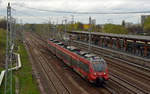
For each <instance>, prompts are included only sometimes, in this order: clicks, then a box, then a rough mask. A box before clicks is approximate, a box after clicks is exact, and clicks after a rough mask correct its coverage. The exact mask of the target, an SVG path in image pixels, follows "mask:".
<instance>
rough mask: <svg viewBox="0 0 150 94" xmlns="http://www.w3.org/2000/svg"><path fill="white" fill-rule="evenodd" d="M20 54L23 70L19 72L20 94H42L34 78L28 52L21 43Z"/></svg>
mask: <svg viewBox="0 0 150 94" xmlns="http://www.w3.org/2000/svg"><path fill="white" fill-rule="evenodd" d="M18 44H19V50H18V53H19V54H20V56H21V63H22V68H21V69H20V70H19V71H17V74H16V75H17V77H18V79H19V92H20V94H40V91H39V90H38V87H37V83H36V80H35V79H34V78H33V77H32V68H31V65H30V62H29V59H28V55H27V51H26V50H25V48H24V45H23V44H22V43H21V42H19V43H18Z"/></svg>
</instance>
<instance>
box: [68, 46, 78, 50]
mask: <svg viewBox="0 0 150 94" xmlns="http://www.w3.org/2000/svg"><path fill="white" fill-rule="evenodd" d="M67 49H70V50H77V47H74V46H67Z"/></svg>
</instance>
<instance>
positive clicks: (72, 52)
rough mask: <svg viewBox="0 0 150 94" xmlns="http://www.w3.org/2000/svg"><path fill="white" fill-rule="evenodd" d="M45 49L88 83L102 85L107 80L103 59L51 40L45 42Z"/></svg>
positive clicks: (106, 68)
mask: <svg viewBox="0 0 150 94" xmlns="http://www.w3.org/2000/svg"><path fill="white" fill-rule="evenodd" d="M47 48H48V49H49V50H50V51H51V52H52V53H53V54H55V55H56V56H57V57H58V58H60V59H62V60H63V61H64V63H66V64H67V65H68V66H69V67H71V68H72V69H73V70H74V71H75V72H77V73H78V74H79V75H81V76H82V77H83V78H84V79H87V80H88V81H89V82H91V83H94V84H96V85H102V84H103V83H104V81H106V80H108V78H109V74H108V67H107V64H106V62H105V60H104V59H103V58H101V57H99V56H96V55H94V54H89V53H87V52H85V51H81V50H80V49H77V48H76V47H74V46H67V45H64V44H63V43H61V42H59V41H57V40H53V39H50V40H47Z"/></svg>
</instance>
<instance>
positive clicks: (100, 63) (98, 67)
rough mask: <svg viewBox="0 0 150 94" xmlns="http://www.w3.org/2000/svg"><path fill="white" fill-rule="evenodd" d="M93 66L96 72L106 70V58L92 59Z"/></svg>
mask: <svg viewBox="0 0 150 94" xmlns="http://www.w3.org/2000/svg"><path fill="white" fill-rule="evenodd" d="M92 66H93V70H94V71H95V72H104V71H105V69H106V62H105V61H104V59H95V60H92Z"/></svg>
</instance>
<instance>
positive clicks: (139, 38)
mask: <svg viewBox="0 0 150 94" xmlns="http://www.w3.org/2000/svg"><path fill="white" fill-rule="evenodd" d="M68 33H74V34H89V32H87V31H72V32H71V31H69V32H68ZM91 34H92V35H98V36H105V37H112V38H122V39H131V40H137V41H148V42H150V36H142V35H126V34H111V33H101V32H91Z"/></svg>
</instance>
